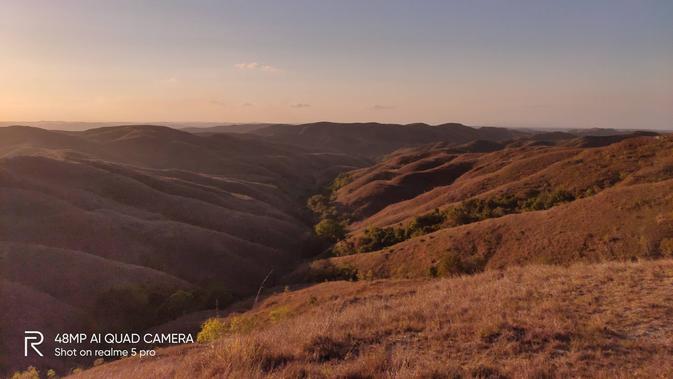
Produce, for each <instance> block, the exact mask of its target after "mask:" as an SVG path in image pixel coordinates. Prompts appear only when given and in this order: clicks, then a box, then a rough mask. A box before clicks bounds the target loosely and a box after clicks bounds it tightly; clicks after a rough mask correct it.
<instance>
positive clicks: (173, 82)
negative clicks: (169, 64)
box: [159, 76, 180, 87]
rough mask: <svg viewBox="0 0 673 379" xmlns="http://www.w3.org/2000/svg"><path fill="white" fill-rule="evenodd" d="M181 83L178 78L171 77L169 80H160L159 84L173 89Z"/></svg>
mask: <svg viewBox="0 0 673 379" xmlns="http://www.w3.org/2000/svg"><path fill="white" fill-rule="evenodd" d="M179 82H180V81H179V80H178V78H176V77H174V76H171V77H169V78H163V79H160V80H159V84H161V85H164V86H169V87H173V86H176V85H177V84H178V83H179Z"/></svg>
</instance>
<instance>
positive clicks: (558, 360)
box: [73, 260, 673, 378]
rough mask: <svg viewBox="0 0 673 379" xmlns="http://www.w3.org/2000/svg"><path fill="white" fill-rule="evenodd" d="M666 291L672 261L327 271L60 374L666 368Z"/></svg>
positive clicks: (537, 373)
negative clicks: (197, 329) (402, 272)
mask: <svg viewBox="0 0 673 379" xmlns="http://www.w3.org/2000/svg"><path fill="white" fill-rule="evenodd" d="M672 290H673V261H671V260H660V261H654V262H642V263H608V264H598V265H574V266H572V267H570V268H561V267H553V266H535V265H533V266H528V267H525V268H511V269H507V270H505V271H491V272H487V273H484V274H479V275H475V276H470V277H461V278H453V279H436V280H431V281H360V282H330V283H324V284H318V285H315V286H312V287H308V288H305V289H300V290H297V291H292V292H287V293H280V294H277V295H273V296H271V297H269V298H267V299H265V300H264V301H263V302H262V303H261V304H259V305H258V306H257V307H256V308H254V309H252V310H251V311H248V312H246V313H243V314H238V315H232V316H230V317H228V318H225V319H222V320H221V321H220V325H221V326H222V327H221V328H220V329H219V331H220V333H221V334H220V336H219V337H217V338H215V339H214V340H213V341H212V342H204V343H200V344H196V345H193V346H180V347H176V348H171V349H163V350H160V353H159V355H158V357H157V358H152V359H146V360H139V359H124V360H121V361H117V362H113V363H110V364H106V365H103V366H99V367H96V368H93V369H90V370H86V371H84V372H82V373H81V374H78V375H74V376H73V378H96V377H106V378H127V377H175V378H210V377H231V378H243V377H245V378H263V377H269V378H296V377H304V378H335V377H338V378H374V377H376V378H382V377H390V378H431V377H432V378H449V377H451V378H458V377H465V378H470V377H480V378H556V377H558V378H567V377H594V378H596V377H599V378H600V377H603V378H653V377H667V376H668V374H670V373H671V372H673V366H672V365H671V363H670V359H668V357H669V356H670V354H672V353H673V350H671V346H672V343H673V329H672V328H671V326H670V325H671V324H673V318H672V317H673V308H672V307H671V300H673V298H671V293H673V292H672ZM216 335H217V333H212V334H211V336H216Z"/></svg>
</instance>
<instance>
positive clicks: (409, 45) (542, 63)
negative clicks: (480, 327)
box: [0, 0, 673, 129]
mask: <svg viewBox="0 0 673 379" xmlns="http://www.w3.org/2000/svg"><path fill="white" fill-rule="evenodd" d="M0 120H6V121H14V120H16V121H33V120H66V121H120V122H121V121H124V122H153V121H155V122H157V121H174V122H189V121H212V122H215V121H217V122H257V121H259V122H292V123H295V122H296V123H299V122H311V121H319V120H329V121H344V122H346V121H380V122H399V123H408V122H427V123H442V122H450V121H455V122H463V123H466V124H469V125H498V126H527V127H530V126H536V127H545V126H546V127H618V128H669V129H673V1H671V0H661V1H654V0H630V1H626V0H605V1H598V0H566V1H558V0H553V1H552V0H511V1H502V0H492V1H484V0H464V1H450V0H443V1H431V0H427V1H422V0H416V1H412V0H407V1H398V0H370V1H366V0H358V1H356V0H334V1H327V0H324V1H323V0H283V1H280V0H269V1H253V0H240V1H224V0H223V1H167V0H162V1H139V0H132V1H127V0H115V1H90V0H80V1H76V0H60V1H53V0H43V1H36V0H3V1H2V3H1V4H0Z"/></svg>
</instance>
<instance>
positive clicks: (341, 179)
mask: <svg viewBox="0 0 673 379" xmlns="http://www.w3.org/2000/svg"><path fill="white" fill-rule="evenodd" d="M351 181H353V178H352V177H351V175H350V174H349V173H347V172H342V173H341V174H339V175H337V177H336V178H335V179H334V181H333V182H332V185H331V186H330V189H331V190H332V193H335V192H336V191H338V190H339V189H340V188H341V187H343V186H345V185H347V184H349V183H350V182H351Z"/></svg>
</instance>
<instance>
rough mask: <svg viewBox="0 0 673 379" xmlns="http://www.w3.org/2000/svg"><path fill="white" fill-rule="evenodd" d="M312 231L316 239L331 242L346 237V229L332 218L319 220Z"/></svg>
mask: <svg viewBox="0 0 673 379" xmlns="http://www.w3.org/2000/svg"><path fill="white" fill-rule="evenodd" d="M314 230H315V234H316V235H317V236H318V237H320V238H324V239H326V240H328V241H331V242H336V241H340V240H342V239H344V238H345V237H346V227H345V226H344V225H343V223H341V222H339V221H337V220H335V219H332V218H326V219H322V220H320V222H319V223H317V224H316V226H315V227H314Z"/></svg>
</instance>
